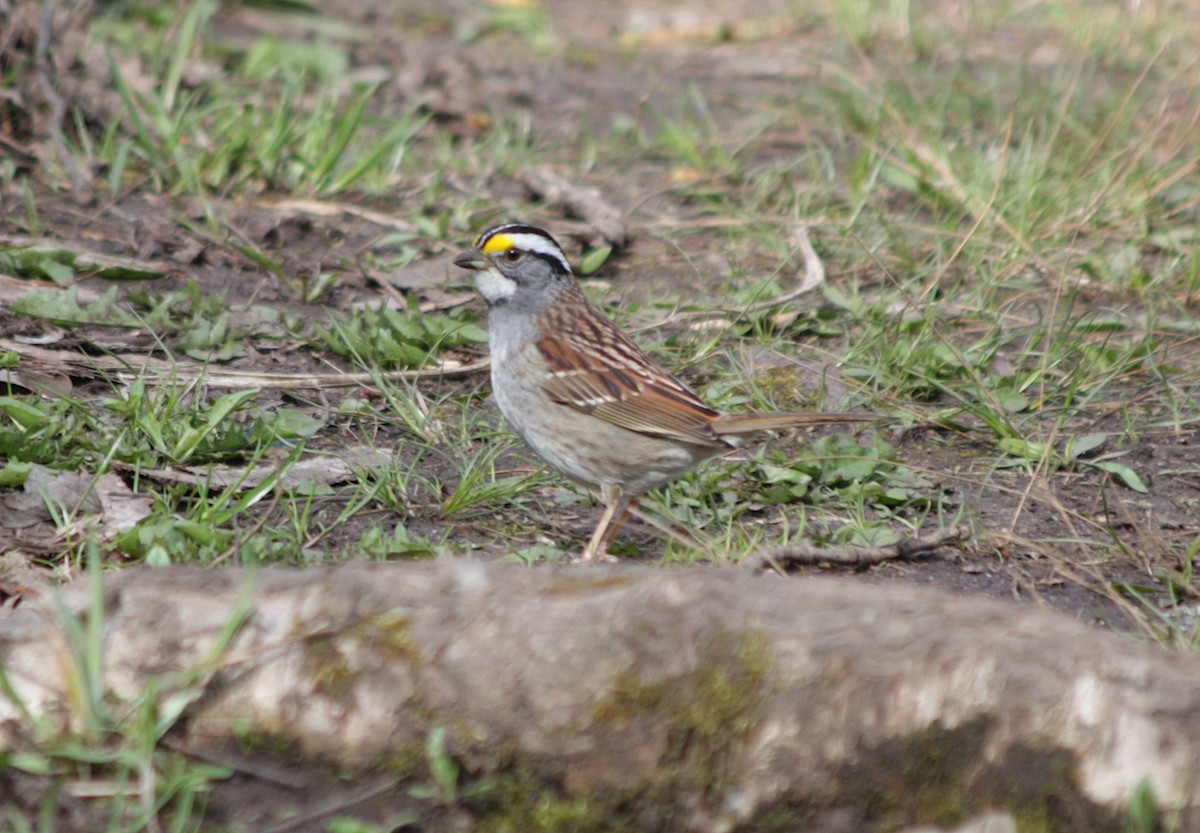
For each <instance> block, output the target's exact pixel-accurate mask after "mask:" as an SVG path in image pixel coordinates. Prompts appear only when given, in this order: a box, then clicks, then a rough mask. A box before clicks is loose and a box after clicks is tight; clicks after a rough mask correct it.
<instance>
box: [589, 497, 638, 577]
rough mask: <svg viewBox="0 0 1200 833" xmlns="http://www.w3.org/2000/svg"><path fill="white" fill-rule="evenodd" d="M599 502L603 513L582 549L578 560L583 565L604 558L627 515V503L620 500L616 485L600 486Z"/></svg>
mask: <svg viewBox="0 0 1200 833" xmlns="http://www.w3.org/2000/svg"><path fill="white" fill-rule="evenodd" d="M600 500H601V501H603V503H604V513H603V514H602V515H600V520H599V521H597V522H596V529H595V531H594V532H592V538H591V540H590V541H588V544H587V546H586V547H584V548H583V557H582V558H581V559H580V560H581V561H582V562H583V563H584V564H591V563H592V562H593V561H595V560H596V559H597V558H600V559H603V558H604V557H605V553H607V552H608V547H609V544H611V543H612V539H613V536H615V535H616V534H617V531H618V530H619V529H620V528H621V525H622V524H623V523H624V522H625V516H626V515H628V514H629V501H628V500H624V499H622V497H621V487H620V486H619V485H618V484H616V483H604V484H601V486H600Z"/></svg>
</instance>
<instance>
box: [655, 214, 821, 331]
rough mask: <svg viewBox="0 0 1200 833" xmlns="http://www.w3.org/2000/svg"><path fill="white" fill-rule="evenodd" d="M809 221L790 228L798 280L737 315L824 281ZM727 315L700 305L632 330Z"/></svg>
mask: <svg viewBox="0 0 1200 833" xmlns="http://www.w3.org/2000/svg"><path fill="white" fill-rule="evenodd" d="M808 230H809V224H808V223H805V222H803V221H801V222H798V223H797V224H796V226H795V229H794V231H793V232H792V244H793V245H794V246H795V247H796V249H797V250H799V252H800V256H801V257H802V258H803V259H804V273H803V275H802V276H801V278H800V283H799V284H797V285H796V286H795V287H793V288H792V289H789V290H788V291H787V292H784V293H783V294H782V295H776V296H775V297H774V298H767V299H766V300H765V301H759V302H758V303H754V304H751V305H750V306H748V307H745V308H743V309H742V310H741V311H740V314H741V315H746V314H748V313H752V312H761V311H763V310H767V309H773V308H774V307H780V306H783V305H784V304H788V303H791V302H792V301H794V300H796V299H797V298H799V297H800V296H801V295H804V294H806V293H808V292H812V291H813V290H814V289H816V288H817V287H819V286H821V285H822V284H823V283H825V264H824V263H822V262H821V258H820V256H819V255H818V254H817V252H816V249H814V248H813V247H812V242H811V241H810V240H809V239H808ZM728 317H730V311H729V310H719V309H703V310H692V311H689V312H677V313H674V314H672V315H668V316H667V317H666V318H662V319H660V320H658V321H655V322H654V323H653V324H647V325H644V326H642V327H635V328H633V329H632V332H641V331H643V330H653V329H657V328H658V327H662V326H665V325H669V324H678V323H680V322H681V321H703V320H705V319H708V318H728Z"/></svg>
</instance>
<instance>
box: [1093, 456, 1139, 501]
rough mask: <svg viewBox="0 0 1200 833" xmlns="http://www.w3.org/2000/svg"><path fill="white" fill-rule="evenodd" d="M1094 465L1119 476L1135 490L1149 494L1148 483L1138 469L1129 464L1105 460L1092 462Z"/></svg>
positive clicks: (1119, 478)
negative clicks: (1140, 475) (1143, 479)
mask: <svg viewBox="0 0 1200 833" xmlns="http://www.w3.org/2000/svg"><path fill="white" fill-rule="evenodd" d="M1092 465H1093V466H1095V467H1096V468H1098V469H1100V471H1106V472H1108V473H1109V474H1111V475H1112V476H1113V477H1115V478H1117V479H1118V480H1120V481H1121V482H1122V483H1124V484H1125V485H1126V486H1128V487H1129V488H1130V489H1133V490H1134V491H1135V492H1141V493H1142V494H1147V493H1149V491H1150V490H1149V489H1148V488H1147V487H1146V484H1145V483H1144V482H1143V481H1142V478H1141V477H1139V476H1138V473H1137V472H1136V471H1134V470H1133V469H1131V468H1129V466H1127V465H1125V464H1124V463H1113V462H1108V461H1104V462H1098V463H1092Z"/></svg>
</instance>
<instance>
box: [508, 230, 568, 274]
mask: <svg viewBox="0 0 1200 833" xmlns="http://www.w3.org/2000/svg"><path fill="white" fill-rule="evenodd" d="M504 234H506V235H507V236H508V237H509V238H511V239H512V242H513V246H514V247H515V248H518V249H521V250H522V251H526V252H533V253H534V254H539V255H545V256H547V257H552V258H554V259H555V260H557V261H558V262H559V263H560V264H562V267H563V269H564V270H566V271H568V272H570V271H571V264H569V263H567V258H566V256H565V255H563V252H562V249H560V248H559V247H558V246H556V245H554V243H552V242H551V241H549V240H547V239H546V238H545V237H542V236H541V235H540V234H522V233H520V232H516V233H512V232H504Z"/></svg>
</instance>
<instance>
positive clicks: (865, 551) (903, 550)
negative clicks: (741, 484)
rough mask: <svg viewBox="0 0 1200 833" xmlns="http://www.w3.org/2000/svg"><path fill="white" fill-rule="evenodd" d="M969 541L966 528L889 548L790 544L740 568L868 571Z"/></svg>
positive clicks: (762, 552) (754, 557) (761, 554)
mask: <svg viewBox="0 0 1200 833" xmlns="http://www.w3.org/2000/svg"><path fill="white" fill-rule="evenodd" d="M970 537H971V530H970V529H968V528H967V526H966V525H965V524H964V525H959V526H953V527H950V528H949V529H939V530H937V531H936V532H931V533H929V534H928V535H921V536H918V537H916V538H909V539H905V540H903V541H897V542H896V543H894V544H891V545H890V546H886V547H810V546H807V545H805V544H789V545H787V546H782V547H769V548H767V549H764V550H760V551H759V552H757V553H755V554H754V555H752V556H751V557H749V558H747V559H746V560H745V561H742V562H741V564H740V566H742V567H745V568H746V569H748V570H754V571H756V572H758V571H763V570H767V569H774V570H778V571H780V572H782V571H783V570H784V568H786V567H794V566H801V565H811V564H821V563H825V564H847V565H851V566H855V567H865V566H867V565H870V564H879V563H881V562H883V561H893V560H895V559H897V558H909V557H911V556H914V555H917V554H919V553H923V552H929V551H931V550H935V549H937V548H938V547H944V546H947V545H950V544H961V543H962V542H963V541H966V540H967V539H968V538H970Z"/></svg>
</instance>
